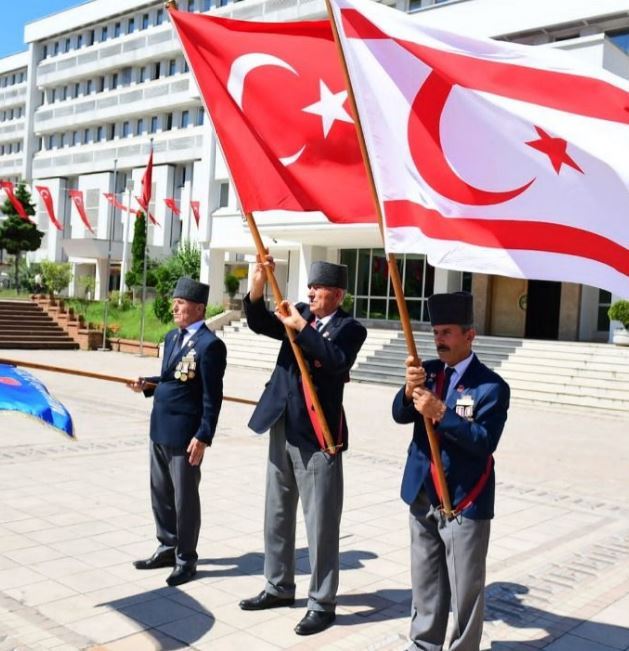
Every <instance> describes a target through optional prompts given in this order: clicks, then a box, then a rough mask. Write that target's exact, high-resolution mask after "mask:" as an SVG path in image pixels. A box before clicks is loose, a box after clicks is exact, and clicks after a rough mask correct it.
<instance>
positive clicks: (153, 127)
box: [149, 115, 159, 133]
mask: <svg viewBox="0 0 629 651" xmlns="http://www.w3.org/2000/svg"><path fill="white" fill-rule="evenodd" d="M158 124H159V121H158V117H157V116H156V115H154V116H153V117H152V118H151V128H150V130H149V133H156V132H157V125H158Z"/></svg>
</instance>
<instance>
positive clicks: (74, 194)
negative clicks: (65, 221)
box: [68, 190, 96, 235]
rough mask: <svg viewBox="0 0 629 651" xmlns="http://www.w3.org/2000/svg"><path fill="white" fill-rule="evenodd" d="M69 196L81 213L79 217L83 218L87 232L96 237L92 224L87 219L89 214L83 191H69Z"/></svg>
mask: <svg viewBox="0 0 629 651" xmlns="http://www.w3.org/2000/svg"><path fill="white" fill-rule="evenodd" d="M68 194H69V195H70V198H71V199H72V203H74V207H75V208H76V210H77V212H78V213H79V217H80V218H81V221H82V222H83V223H84V224H85V227H86V228H87V230H88V231H89V232H90V233H92V235H95V234H96V233H94V229H93V228H92V225H91V224H90V220H89V219H88V217H87V213H86V212H85V203H84V201H83V192H82V190H68Z"/></svg>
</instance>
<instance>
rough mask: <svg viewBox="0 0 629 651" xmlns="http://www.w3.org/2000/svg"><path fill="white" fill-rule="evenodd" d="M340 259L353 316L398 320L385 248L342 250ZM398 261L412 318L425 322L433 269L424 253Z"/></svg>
mask: <svg viewBox="0 0 629 651" xmlns="http://www.w3.org/2000/svg"><path fill="white" fill-rule="evenodd" d="M341 262H342V263H343V264H346V265H347V267H348V279H349V281H348V291H349V293H350V294H352V295H353V296H354V304H353V313H354V316H356V317H358V318H363V319H383V320H389V321H399V318H400V316H399V312H398V309H397V304H396V301H395V295H394V293H393V288H392V287H391V283H390V281H389V268H388V265H387V259H386V255H385V253H384V251H383V250H382V249H344V250H342V251H341ZM397 263H398V267H399V270H400V276H401V279H402V285H403V287H404V293H405V295H406V302H407V306H408V311H409V315H410V317H411V319H412V320H414V321H421V322H428V320H429V319H428V311H427V308H426V298H427V297H428V296H430V295H431V294H432V293H433V287H434V268H433V267H432V266H430V265H429V264H428V263H427V261H426V258H425V256H423V255H415V254H408V255H401V256H398V258H397Z"/></svg>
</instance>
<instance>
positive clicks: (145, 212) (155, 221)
mask: <svg viewBox="0 0 629 651" xmlns="http://www.w3.org/2000/svg"><path fill="white" fill-rule="evenodd" d="M135 200H136V201H137V202H138V203H139V204H140V206H141V207H142V210H144V206H143V205H142V197H136V198H135ZM144 214H145V215H148V216H149V221H150V222H151V224H154V225H155V226H159V222H158V221H157V219H155V217H153V215H152V214H151V213H150V212H149V211H148V210H144Z"/></svg>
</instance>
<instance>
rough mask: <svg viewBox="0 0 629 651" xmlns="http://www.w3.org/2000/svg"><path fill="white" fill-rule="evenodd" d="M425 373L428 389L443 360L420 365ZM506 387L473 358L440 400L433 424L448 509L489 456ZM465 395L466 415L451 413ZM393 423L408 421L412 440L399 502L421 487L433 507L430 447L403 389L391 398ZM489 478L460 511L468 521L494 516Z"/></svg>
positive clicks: (491, 479) (503, 419) (409, 500)
mask: <svg viewBox="0 0 629 651" xmlns="http://www.w3.org/2000/svg"><path fill="white" fill-rule="evenodd" d="M423 366H424V368H425V369H426V373H427V380H426V388H428V389H430V390H431V391H434V386H435V383H436V378H437V373H438V372H439V371H440V370H441V369H443V368H444V364H443V362H441V361H439V360H438V359H433V360H430V361H428V362H426V363H425V364H424V365H423ZM509 395H510V389H509V385H508V384H507V383H506V382H505V381H504V380H503V379H502V378H501V377H500V376H499V375H498V374H497V373H494V372H493V371H492V370H491V369H489V368H488V367H487V366H485V365H484V364H482V363H481V362H480V361H479V360H478V358H477V357H476V355H474V358H473V359H472V361H471V363H470V365H469V366H468V367H467V369H466V371H465V373H464V374H463V376H462V377H461V379H460V380H459V383H458V385H457V386H456V387H454V388H453V390H451V391H450V393H449V396H448V398H447V400H446V407H447V409H446V413H445V415H444V417H443V418H442V419H441V421H440V422H439V423H438V424H437V425H436V427H435V430H436V432H437V433H438V435H439V445H440V449H441V461H442V463H443V469H444V472H445V475H446V481H447V484H448V489H449V491H450V499H451V501H452V505H453V507H455V508H456V505H457V504H458V503H459V502H460V501H461V500H462V499H463V498H464V497H465V496H466V495H467V494H468V493H469V492H470V490H471V489H472V488H473V487H474V485H475V484H476V483H477V482H478V480H479V478H480V477H481V475H482V474H483V472H484V471H485V469H486V467H487V461H488V458H489V455H491V454H492V453H493V452H494V450H495V449H496V447H497V445H498V441H499V440H500V435H501V434H502V430H503V428H504V425H505V422H506V420H507V409H508V408H509ZM463 396H468V397H469V398H471V399H472V400H473V413H472V416H471V417H470V418H469V419H468V418H464V417H462V416H459V415H457V413H456V411H455V408H456V403H457V400H460V399H461V398H462V397H463ZM393 419H394V420H395V421H396V422H397V423H414V427H413V440H412V441H411V444H410V446H409V448H408V458H407V460H406V467H405V468H404V477H403V479H402V499H403V500H404V501H405V502H406V503H407V504H412V503H413V502H414V500H415V499H416V498H417V495H418V494H419V492H420V490H421V489H422V487H424V488H425V490H426V493H427V495H428V497H429V498H430V501H431V502H432V504H433V505H435V506H437V505H438V503H439V502H438V499H437V496H436V492H435V489H434V485H433V482H432V477H431V475H430V447H429V444H428V437H427V435H426V429H425V427H424V418H423V416H422V415H421V414H420V413H419V412H417V411H416V410H415V407H414V406H413V403H412V401H410V402H409V401H407V400H406V396H405V395H404V387H402V389H401V390H400V391H399V392H398V394H397V395H396V396H395V398H394V400H393ZM495 483H496V482H495V476H494V472H493V470H492V472H491V476H490V477H489V480H488V481H487V483H486V484H485V487H484V488H483V490H482V492H481V493H480V495H479V496H478V498H477V499H476V501H475V502H474V503H473V504H472V505H470V506H469V507H468V508H467V509H465V510H464V511H463V514H462V515H463V516H464V517H467V518H471V519H473V520H480V519H488V518H493V516H494V499H495Z"/></svg>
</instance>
